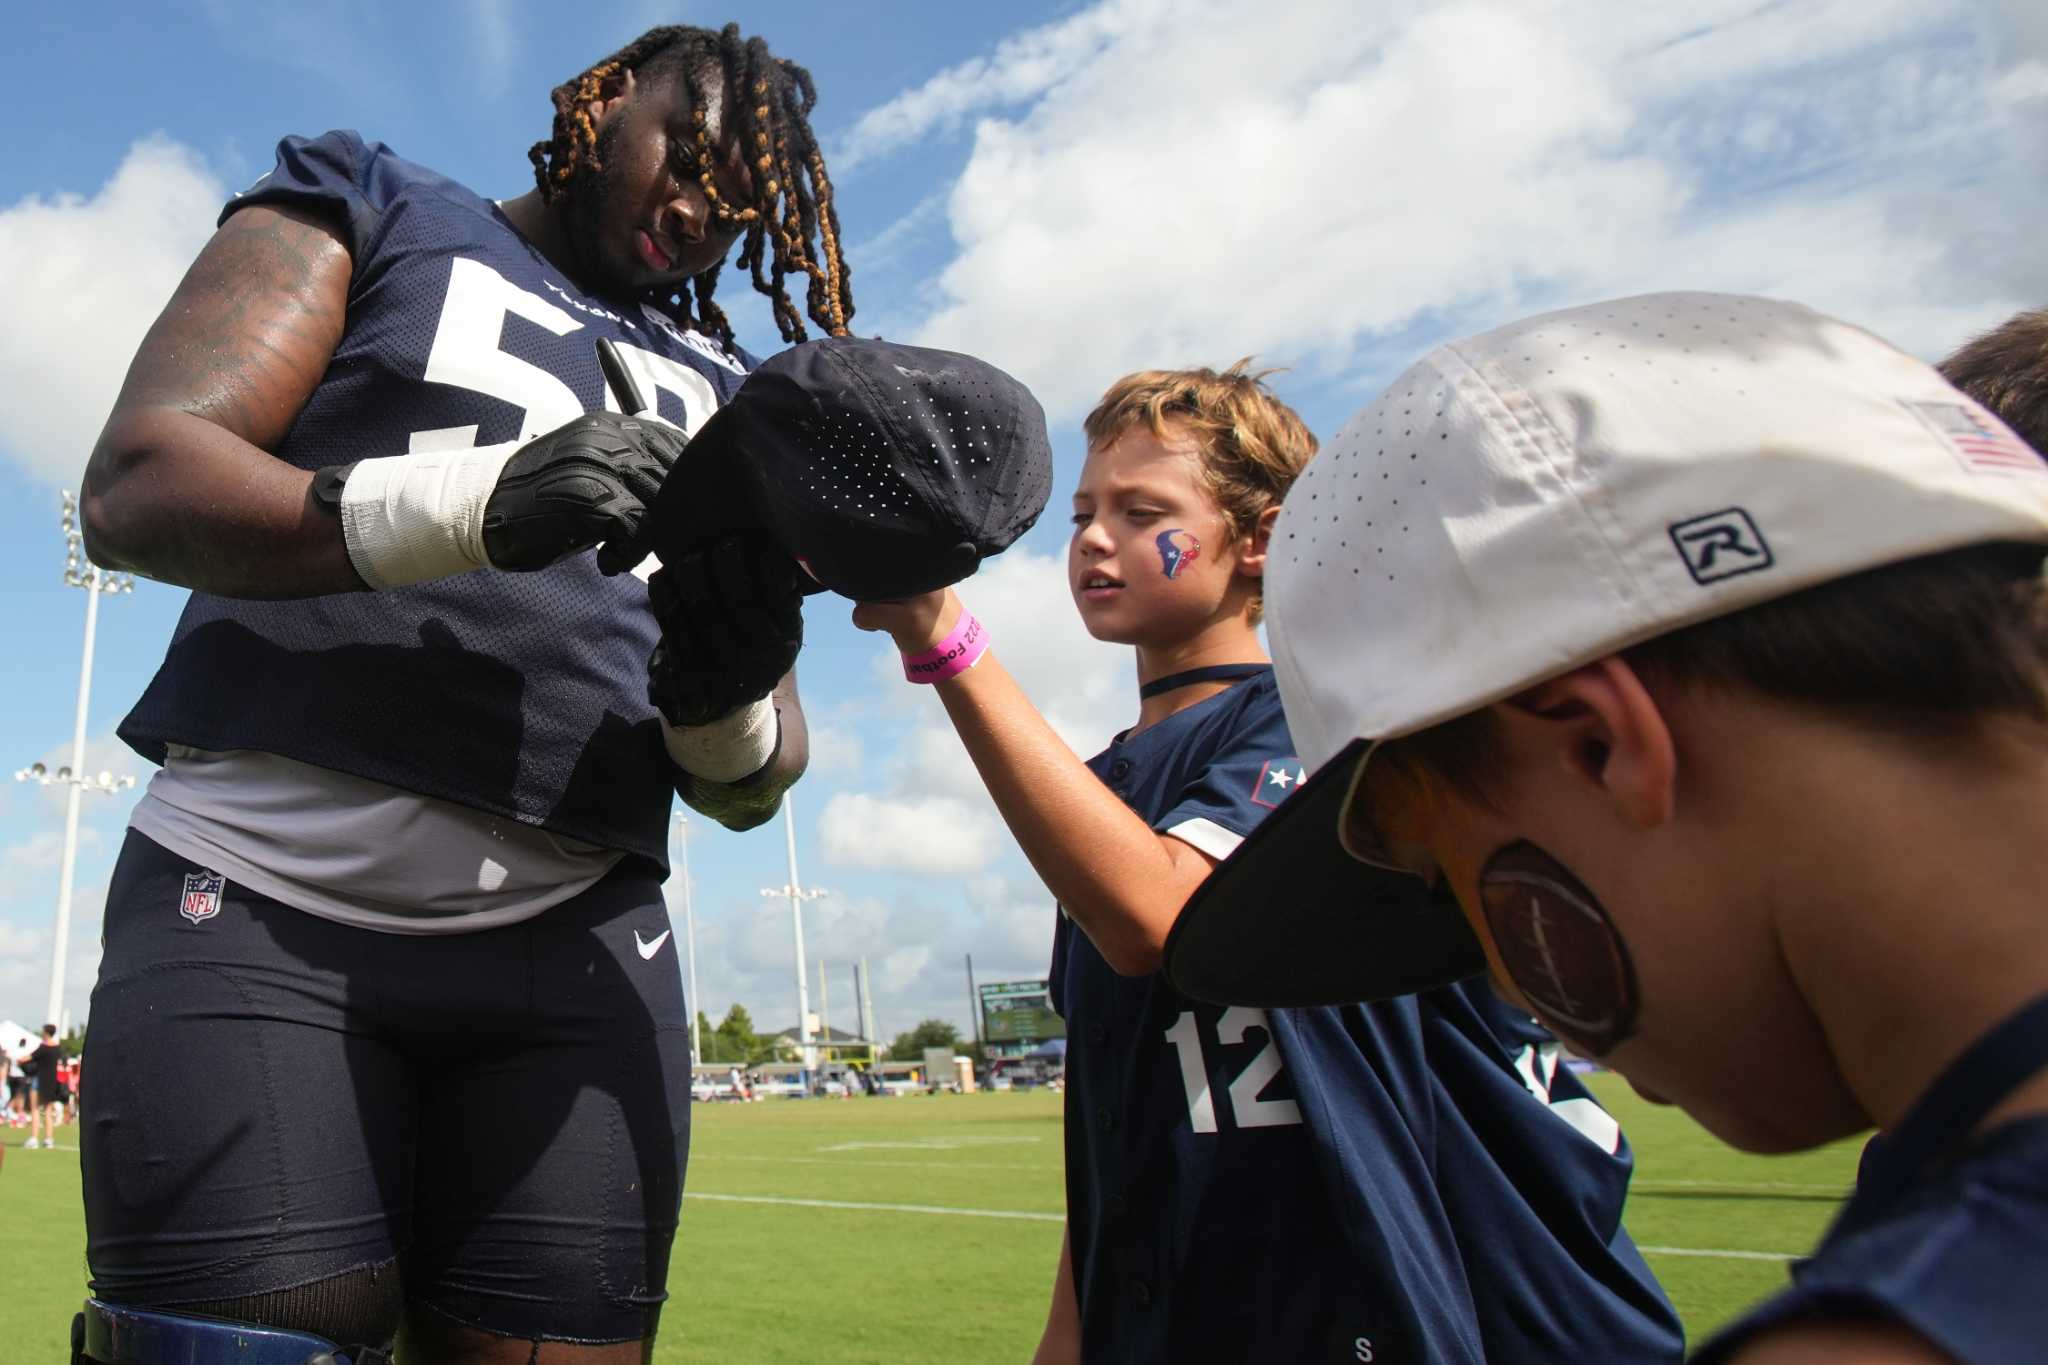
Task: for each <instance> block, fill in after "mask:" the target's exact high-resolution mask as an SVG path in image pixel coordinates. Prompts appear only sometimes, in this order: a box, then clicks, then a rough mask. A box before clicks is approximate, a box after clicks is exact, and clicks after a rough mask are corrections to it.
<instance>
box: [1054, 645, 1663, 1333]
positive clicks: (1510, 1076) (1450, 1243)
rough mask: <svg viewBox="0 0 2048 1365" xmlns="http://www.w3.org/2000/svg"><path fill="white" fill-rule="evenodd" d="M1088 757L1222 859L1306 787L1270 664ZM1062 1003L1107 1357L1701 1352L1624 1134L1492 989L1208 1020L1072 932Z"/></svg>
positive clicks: (1074, 1156)
mask: <svg viewBox="0 0 2048 1365" xmlns="http://www.w3.org/2000/svg"><path fill="white" fill-rule="evenodd" d="M1089 767H1090V769H1091V770H1092V771H1093V772H1094V773H1095V774H1096V775H1097V776H1098V777H1100V778H1101V779H1102V780H1103V781H1104V782H1105V783H1107V784H1108V785H1109V786H1110V788H1111V789H1112V790H1114V791H1115V792H1116V793H1117V795H1118V796H1120V797H1121V798H1122V799H1123V800H1124V802H1125V803H1126V804H1127V805H1129V806H1130V807H1131V808H1132V809H1133V810H1135V811H1136V812H1137V813H1138V814H1139V815H1140V816H1142V817H1144V819H1145V820H1146V821H1147V823H1149V824H1150V825H1151V826H1152V827H1153V828H1154V829H1155V830H1157V831H1159V832H1160V833H1163V834H1170V835H1173V836H1175V837H1178V838H1181V839H1184V840H1185V841H1186V842H1188V843H1190V844H1193V845H1194V846H1195V847H1197V848H1200V849H1202V850H1203V851H1204V852H1205V853H1208V854H1210V855H1211V856H1212V857H1217V858H1221V857H1223V856H1226V855H1227V854H1228V853H1229V852H1230V850H1231V848H1232V847H1234V846H1235V844H1236V842H1237V841H1238V840H1241V839H1242V838H1243V837H1244V836H1245V835H1246V834H1248V833H1249V832H1250V831H1251V829H1252V828H1253V826H1255V825H1256V824H1257V822H1258V821H1259V819H1261V818H1262V817H1263V815H1264V813H1265V811H1267V810H1268V809H1271V808H1272V807H1274V806H1276V805H1278V804H1279V802H1280V801H1281V800H1284V799H1285V797H1286V794H1287V793H1288V792H1289V791H1290V790H1292V788H1293V787H1294V786H1295V785H1296V784H1297V783H1298V782H1299V781H1300V779H1301V775H1302V765H1301V762H1300V760H1299V759H1298V758H1297V757H1295V755H1294V752H1293V744H1292V741H1291V740H1290V739H1289V738H1288V734H1287V728H1286V721H1285V718H1284V717H1283V715H1282V714H1281V709H1280V699H1279V694H1278V692H1277V690H1276V688H1275V686H1274V683H1273V676H1272V674H1271V672H1270V671H1268V672H1264V673H1261V674H1259V675H1257V676H1254V677H1252V678H1250V679H1248V680H1247V681H1244V682H1241V683H1239V684H1237V685H1236V686H1234V687H1232V688H1231V689H1230V690H1228V691H1226V692H1224V693H1222V694H1220V695H1218V696H1215V697H1212V698H1210V699H1208V700H1206V701H1203V702H1201V703H1199V704H1197V705H1195V706H1192V707H1189V708H1188V709H1186V710H1184V711H1181V712H1178V713H1177V714H1175V715H1173V716H1171V717H1169V718H1168V719H1166V720H1165V721H1162V722H1161V723H1160V724H1158V725H1156V726H1153V727H1152V728H1151V729H1148V730H1146V731H1144V732H1142V733H1140V734H1137V735H1135V736H1119V737H1118V739H1117V740H1116V741H1115V742H1114V743H1112V744H1111V746H1110V748H1109V749H1108V750H1106V751H1105V752H1103V753H1102V754H1099V755H1097V756H1096V757H1095V758H1094V759H1092V760H1091V761H1090V763H1089ZM1276 894H1280V893H1277V892H1276ZM1052 989H1053V994H1054V1000H1053V1003H1054V1005H1055V1007H1056V1008H1057V1009H1059V1011H1060V1012H1061V1014H1062V1015H1063V1016H1064V1017H1065V1019H1066V1021H1067V1033H1068V1043H1067V1092H1066V1105H1067V1123H1066V1134H1067V1137H1066V1142H1067V1163H1066V1164H1067V1218H1068V1235H1069V1238H1070V1242H1071V1253H1072V1261H1073V1270H1074V1283H1075V1289H1076V1292H1077V1295H1078V1297H1079V1300H1080V1309H1081V1321H1082V1339H1083V1346H1082V1355H1083V1359H1084V1360H1087V1361H1089V1362H1097V1361H1104V1362H1107V1361H1117V1362H1124V1361H1131V1362H1155V1361H1156V1362H1179V1361H1193V1360H1287V1361H1304V1362H1313V1361H1332V1362H1355V1361H1371V1362H1375V1365H1407V1363H1408V1362H1440V1361H1441V1362H1467V1361H1470V1362H1477V1361H1482V1360H1493V1361H1525V1360H1526V1361H1538V1360H1567V1359H1570V1360H1599V1361H1602V1362H1637V1361H1643V1362H1647V1361H1664V1362H1675V1361H1677V1360H1678V1359H1679V1358H1680V1357H1681V1355H1682V1353H1683V1342H1682V1338H1681V1334H1680V1329H1679V1325H1678V1319H1677V1315H1676V1314H1675V1313H1674V1312H1673V1310H1672V1308H1671V1306H1670V1304H1669V1303H1668V1302H1667V1301H1666V1300H1665V1298H1664V1296H1663V1293H1662V1291H1661V1290H1660V1289H1659V1288H1658V1287H1657V1285H1656V1282H1655V1280H1654V1279H1653V1278H1651V1276H1650V1274H1649V1272H1648V1270H1647V1268H1646V1267H1645V1266H1644V1265H1643V1263H1642V1260H1641V1258H1640V1256H1638V1255H1637V1253H1636V1251H1635V1248H1634V1246H1633V1245H1632V1244H1631V1243H1630V1241H1629V1239H1628V1236H1627V1234H1626V1233H1625V1232H1623V1231H1622V1230H1621V1206H1622V1199H1623V1196H1624V1194H1625V1193H1626V1190H1627V1185H1628V1176H1629V1171H1630V1169H1631V1167H1632V1164H1633V1162H1632V1158H1631V1156H1630V1154H1629V1151H1628V1148H1627V1146H1626V1144H1625V1143H1624V1142H1623V1141H1622V1139H1621V1136H1620V1131H1619V1129H1618V1128H1617V1127H1616V1126H1615V1125H1614V1123H1613V1120H1612V1119H1611V1118H1609V1117H1608V1116H1607V1115H1606V1113H1605V1112H1604V1111H1601V1110H1600V1109H1599V1108H1598V1106H1597V1105H1596V1104H1594V1103H1593V1101H1592V1100H1591V1098H1590V1096H1588V1095H1587V1094H1586V1093H1585V1091H1584V1090H1583V1089H1582V1088H1580V1087H1579V1086H1578V1084H1577V1082H1576V1080H1574V1079H1573V1078H1571V1077H1570V1076H1569V1074H1568V1073H1565V1072H1563V1071H1562V1069H1561V1068H1559V1067H1558V1066H1557V1064H1556V1061H1557V1051H1556V1044H1555V1043H1554V1042H1552V1041H1551V1040H1550V1039H1549V1038H1548V1036H1547V1035H1545V1034H1543V1033H1542V1031H1541V1030H1540V1029H1538V1028H1536V1027H1535V1025H1534V1024H1533V1023H1532V1022H1530V1021H1527V1020H1524V1019H1521V1018H1520V1017H1519V1016H1516V1015H1515V1014H1514V1013H1513V1011H1511V1010H1508V1009H1507V1008H1506V1007H1505V1006H1504V1005H1503V1004H1502V1003H1501V1002H1500V1001H1499V1000H1498V998H1497V997H1495V996H1494V995H1493V994H1492V992H1491V991H1490V990H1489V989H1488V988H1487V987H1486V986H1485V985H1484V984H1483V983H1481V982H1471V983H1467V984H1464V985H1460V986H1456V987H1451V988H1448V989H1446V990H1443V991H1438V992H1433V993H1431V994H1430V995H1428V996H1423V997H1410V998H1407V999H1403V1000H1396V1001H1391V1002H1388V1003H1385V1004H1380V1005H1370V1006H1348V1007H1344V1008H1341V1009H1337V1008H1330V1009H1295V1010H1273V1011H1267V1010H1260V1009H1252V1008H1247V1007H1243V1006H1235V1007H1229V1008H1225V1007H1221V1006H1213V1005H1205V1004H1198V1003H1196V1002H1194V1001H1192V1000H1189V999H1187V998H1186V997H1184V996H1182V995H1180V994H1179V993H1178V992H1176V991H1174V990H1173V988H1172V987H1171V986H1170V985H1168V984H1167V981H1166V979H1165V977H1164V976H1161V975H1158V974H1154V975H1152V976H1147V977H1142V978H1129V977H1123V976H1119V975H1118V974H1117V973H1116V972H1115V971H1114V970H1112V969H1111V968H1110V966H1109V964H1108V963H1107V962H1106V961H1104V959H1103V958H1102V956H1101V954H1099V953H1098V952H1096V950H1095V948H1094V945H1093V944H1091V943H1090V942H1089V941H1088V938H1087V936H1086V935H1085V934H1084V933H1082V932H1081V931H1080V929H1079V927H1078V926H1076V925H1075V924H1073V923H1072V922H1071V921H1069V920H1067V919H1066V918H1065V917H1064V916H1062V917H1061V918H1060V920H1059V923H1058V927H1057V929H1056V932H1055V937H1054V943H1053V961H1052Z"/></svg>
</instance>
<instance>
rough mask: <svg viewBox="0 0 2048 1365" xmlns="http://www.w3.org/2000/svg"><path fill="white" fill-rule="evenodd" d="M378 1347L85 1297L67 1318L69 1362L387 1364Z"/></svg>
mask: <svg viewBox="0 0 2048 1365" xmlns="http://www.w3.org/2000/svg"><path fill="white" fill-rule="evenodd" d="M390 1360H391V1357H389V1356H388V1355H385V1354H384V1353H383V1352H381V1351H370V1350H366V1349H364V1348H361V1347H354V1346H347V1347H344V1346H337V1345H335V1344H334V1343H333V1342H331V1341H329V1340H327V1338H325V1337H317V1336H314V1335H313V1334H312V1333H311V1332H293V1331H288V1330H286V1329H284V1328H281V1327H258V1326H253V1325H251V1324H249V1323H245V1322H228V1321H226V1320H225V1319H222V1318H200V1317H193V1316H191V1315H190V1314H187V1313H164V1312H159V1311H157V1310H155V1309H150V1308H124V1307H122V1306H120V1305H119V1304H111V1303H102V1302H101V1301H100V1300H98V1299H87V1300H86V1301H85V1311H84V1312H82V1313H80V1314H79V1315H78V1316H77V1317H75V1318H73V1319H72V1320H71V1361H72V1365H390Z"/></svg>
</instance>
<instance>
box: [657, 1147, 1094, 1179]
mask: <svg viewBox="0 0 2048 1365" xmlns="http://www.w3.org/2000/svg"><path fill="white" fill-rule="evenodd" d="M700 1161H769V1162H776V1163H779V1164H782V1165H787V1166H853V1167H856V1168H858V1169H861V1170H869V1169H874V1168H880V1169H883V1170H898V1171H1042V1172H1045V1173H1047V1174H1051V1175H1058V1174H1059V1173H1060V1172H1061V1171H1062V1170H1063V1169H1065V1168H1064V1167H1060V1166H1048V1165H1045V1164H1044V1163H1042V1162H1041V1163H1040V1164H1038V1165H1035V1166H1030V1165H1023V1164H1020V1163H1017V1162H1007V1161H860V1160H855V1159H852V1158H849V1157H828V1156H748V1155H745V1154H744V1153H726V1152H720V1153H717V1154H715V1155H713V1154H709V1153H707V1154H705V1155H703V1156H699V1155H697V1154H696V1153H694V1152H692V1153H691V1154H690V1164H691V1165H692V1166H695V1165H696V1164H697V1163H698V1162H700Z"/></svg>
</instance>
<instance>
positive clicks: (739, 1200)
mask: <svg viewBox="0 0 2048 1365" xmlns="http://www.w3.org/2000/svg"><path fill="white" fill-rule="evenodd" d="M683 1198H685V1199H711V1200H715V1201H717V1202H718V1203H721V1204H778V1205H784V1206H787V1207H789V1208H799V1209H861V1210H870V1211H878V1212H882V1213H943V1214H950V1215H952V1216H953V1217H956V1218H1013V1219H1018V1220H1021V1221H1023V1222H1028V1223H1064V1222H1066V1221H1067V1215H1065V1214H1064V1213H1027V1212H1023V1211H1021V1210H1018V1209H949V1208H942V1207H940V1206H939V1205H937V1204H870V1203H867V1202H864V1201H861V1200H854V1199H781V1198H777V1197H775V1196H772V1195H765V1194H701V1193H699V1192H698V1191H696V1190H684V1191H683Z"/></svg>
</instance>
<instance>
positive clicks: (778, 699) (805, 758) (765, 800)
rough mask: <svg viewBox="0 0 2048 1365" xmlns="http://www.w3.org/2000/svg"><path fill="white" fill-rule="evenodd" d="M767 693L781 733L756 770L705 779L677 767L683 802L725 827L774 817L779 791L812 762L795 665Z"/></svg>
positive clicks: (738, 827)
mask: <svg viewBox="0 0 2048 1365" xmlns="http://www.w3.org/2000/svg"><path fill="white" fill-rule="evenodd" d="M770 696H771V699H772V700H773V702H774V704H775V720H776V725H777V726H778V727H779V733H778V736H777V739H776V748H775V756H774V757H773V758H771V759H769V761H768V763H767V765H766V766H764V767H763V768H762V769H761V770H760V771H759V772H757V773H754V774H753V775H751V776H749V777H744V778H742V779H740V780H739V781H738V782H707V781H705V780H704V779H702V778H700V777H695V776H692V775H691V774H690V773H688V772H685V771H683V770H682V769H680V768H678V769H677V770H676V791H677V794H678V795H680V796H681V797H682V798H683V803H684V804H685V805H687V806H689V808H690V809H691V810H694V811H696V812H697V813H698V814H700V815H705V816H709V817H710V818H711V819H713V820H716V821H717V822H718V823H719V824H721V825H723V826H725V827H726V828H727V829H729V830H734V831H744V830H750V829H753V828H755V827H756V826H758V825H764V824H766V823H767V822H768V821H769V820H771V819H773V818H774V815H775V812H776V811H777V810H779V809H780V808H781V806H782V794H783V793H784V792H786V791H788V790H789V789H790V788H791V787H793V786H795V785H796V783H797V779H798V778H800V777H802V776H803V775H804V770H805V769H806V768H808V767H809V766H810V761H811V741H810V727H809V725H808V724H807V723H806V721H805V720H804V708H803V702H802V700H801V699H800V698H799V697H798V696H797V690H796V670H795V669H791V670H790V671H789V672H788V673H786V674H784V675H783V678H782V681H781V682H779V683H777V684H776V685H775V691H774V692H773V693H771V694H770Z"/></svg>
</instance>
